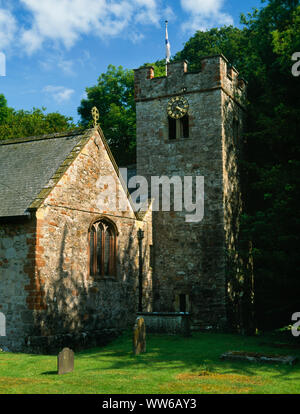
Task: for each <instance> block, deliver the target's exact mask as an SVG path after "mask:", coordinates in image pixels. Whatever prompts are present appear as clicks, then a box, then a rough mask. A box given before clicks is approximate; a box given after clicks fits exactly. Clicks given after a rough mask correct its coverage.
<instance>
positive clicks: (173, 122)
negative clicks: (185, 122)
mask: <svg viewBox="0 0 300 414" xmlns="http://www.w3.org/2000/svg"><path fill="white" fill-rule="evenodd" d="M168 119H169V139H176V119H173V118H170V117H169V118H168Z"/></svg>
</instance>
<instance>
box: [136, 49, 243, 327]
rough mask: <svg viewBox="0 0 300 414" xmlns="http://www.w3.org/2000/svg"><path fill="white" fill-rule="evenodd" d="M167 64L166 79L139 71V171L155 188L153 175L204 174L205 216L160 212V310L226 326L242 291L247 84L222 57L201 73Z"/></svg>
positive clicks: (156, 275) (156, 262)
mask: <svg viewBox="0 0 300 414" xmlns="http://www.w3.org/2000/svg"><path fill="white" fill-rule="evenodd" d="M167 69H168V70H167V74H168V75H167V76H164V77H155V76H154V75H155V74H154V69H153V68H152V67H143V68H140V69H137V70H135V99H136V115H137V174H138V175H141V176H144V177H146V179H147V180H148V184H149V188H150V183H151V177H153V176H167V177H169V178H172V177H174V176H176V177H181V179H182V183H184V177H188V176H189V177H193V180H194V183H195V181H196V177H197V176H198V177H204V216H203V219H202V220H201V221H199V222H187V221H186V219H185V217H186V214H190V213H188V212H186V211H184V209H183V211H176V209H174V208H172V206H171V209H170V210H171V211H161V210H160V211H154V212H153V246H150V248H151V250H152V251H153V259H152V266H153V311H156V312H190V313H191V319H192V326H193V327H194V329H198V328H199V329H205V328H208V327H212V328H221V329H222V328H224V327H225V326H226V325H227V324H228V315H230V311H228V310H229V309H231V311H232V309H233V307H234V306H235V304H236V303H237V302H236V301H237V298H238V295H239V293H237V292H236V285H237V283H238V282H237V281H238V278H239V266H240V260H239V255H238V249H237V244H238V234H239V219H240V215H241V210H242V203H241V196H240V182H239V166H238V159H239V153H240V147H241V132H242V128H243V114H244V104H243V102H244V97H245V89H246V86H245V82H244V81H243V80H242V79H240V78H239V76H238V72H237V71H236V69H235V68H234V67H232V66H230V65H229V64H228V61H227V59H226V58H225V57H224V56H222V55H218V56H212V57H207V58H203V59H202V60H201V71H199V72H188V69H187V62H185V61H184V62H175V63H170V64H168V68H167ZM171 187H172V186H171ZM193 191H194V196H195V191H196V189H195V184H194V186H193ZM171 194H172V193H171ZM171 198H172V196H171ZM194 199H195V198H194ZM173 207H174V206H173Z"/></svg>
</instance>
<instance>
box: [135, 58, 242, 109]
mask: <svg viewBox="0 0 300 414" xmlns="http://www.w3.org/2000/svg"><path fill="white" fill-rule="evenodd" d="M134 79H135V99H136V101H144V100H151V99H157V98H162V97H167V96H172V95H177V94H180V93H185V94H189V93H193V92H201V91H208V90H215V89H221V88H222V89H223V90H225V92H227V93H228V94H230V95H233V96H235V98H236V99H238V100H240V101H241V102H242V98H243V96H244V94H245V92H246V82H245V81H244V80H243V79H242V78H240V77H239V73H238V71H237V70H236V69H235V68H234V67H233V66H231V65H230V64H229V63H228V60H227V59H226V58H225V56H223V55H217V56H207V57H204V58H202V59H201V70H200V71H199V72H188V63H187V61H180V62H172V63H169V64H168V67H167V76H161V77H157V78H155V72H154V68H153V67H152V66H148V67H142V68H139V69H135V71H134Z"/></svg>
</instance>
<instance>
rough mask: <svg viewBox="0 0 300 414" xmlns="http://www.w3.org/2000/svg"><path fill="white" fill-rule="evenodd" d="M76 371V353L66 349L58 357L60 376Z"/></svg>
mask: <svg viewBox="0 0 300 414" xmlns="http://www.w3.org/2000/svg"><path fill="white" fill-rule="evenodd" d="M73 371H74V352H73V351H72V349H69V348H64V349H63V350H62V351H61V352H60V353H59V354H58V356H57V373H58V375H61V374H67V373H68V372H73Z"/></svg>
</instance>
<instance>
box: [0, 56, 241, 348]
mask: <svg viewBox="0 0 300 414" xmlns="http://www.w3.org/2000/svg"><path fill="white" fill-rule="evenodd" d="M201 65H202V69H201V71H199V72H189V71H188V69H187V63H186V62H179V63H178V62H176V63H170V64H168V68H167V69H168V70H167V76H164V77H155V74H154V69H153V68H152V67H143V68H140V69H137V70H136V71H135V99H136V105H137V109H136V111H137V113H136V114H137V166H136V169H137V175H138V176H143V177H145V178H146V179H147V180H148V182H149V185H150V183H151V177H152V176H167V177H173V176H177V177H182V178H184V177H186V176H191V177H197V176H201V177H204V217H203V219H202V220H201V221H199V222H196V223H189V222H186V221H185V218H184V216H185V212H184V211H176V209H174V208H171V209H170V210H171V211H162V210H160V211H153V210H152V204H151V203H149V206H148V209H146V210H145V211H143V212H141V211H140V212H137V211H135V209H134V206H133V204H132V200H131V196H130V194H129V192H128V190H127V188H126V183H124V181H123V179H122V178H121V177H120V174H119V171H118V166H117V165H116V163H115V161H114V158H113V156H112V154H111V152H110V149H109V147H108V145H107V142H106V140H105V137H104V136H103V133H102V131H101V128H100V127H99V126H95V127H94V128H92V129H88V130H86V131H81V132H78V131H76V132H69V133H61V134H52V135H49V136H39V137H32V138H24V139H15V140H7V141H3V142H1V144H0V312H1V313H3V314H4V315H5V319H6V336H2V337H0V345H2V346H3V345H5V346H7V347H8V348H9V349H12V350H25V351H26V350H46V351H47V350H50V349H53V347H54V348H55V347H56V348H57V349H59V348H60V347H61V346H64V345H66V344H67V345H68V344H70V343H71V344H72V343H73V342H72V341H74V342H76V343H79V344H80V345H81V346H85V345H86V346H89V345H90V344H95V345H96V344H101V343H105V342H106V341H107V340H109V339H110V338H112V337H114V336H115V335H117V334H118V333H119V332H121V331H122V329H124V328H127V327H129V326H131V327H132V324H133V322H134V320H135V318H136V314H137V311H143V312H158V313H162V314H163V313H164V312H169V313H170V312H188V313H189V315H190V318H191V324H192V328H193V329H195V330H196V329H209V328H212V329H226V327H228V326H234V327H235V328H239V324H240V321H239V317H235V316H234V315H235V314H236V310H237V308H238V306H239V303H240V297H241V296H242V294H243V293H242V288H241V286H242V284H243V269H242V267H243V263H242V260H241V258H240V256H239V252H238V239H239V219H240V215H241V211H242V201H241V195H240V182H239V162H238V161H239V154H240V151H241V134H242V129H243V117H244V112H245V108H244V101H245V92H246V86H245V82H244V81H243V80H242V79H240V78H239V76H238V72H237V71H236V69H235V68H234V67H232V66H230V65H229V63H228V62H227V60H226V58H225V57H224V56H222V55H219V56H212V57H207V58H203V59H202V60H201ZM104 176H110V177H113V178H114V180H115V184H116V187H117V188H118V193H117V194H119V196H121V197H122V200H123V203H124V200H125V204H126V203H127V204H126V206H127V208H126V211H125V210H124V209H123V210H122V211H121V210H120V209H118V203H117V205H116V208H112V205H111V203H110V196H108V197H106V199H105V200H104V204H101V207H99V203H98V200H99V197H100V196H101V194H103V192H104V191H106V190H107V186H105V185H104V186H103V185H99V178H100V177H104ZM173 207H174V206H173Z"/></svg>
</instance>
